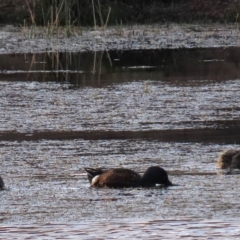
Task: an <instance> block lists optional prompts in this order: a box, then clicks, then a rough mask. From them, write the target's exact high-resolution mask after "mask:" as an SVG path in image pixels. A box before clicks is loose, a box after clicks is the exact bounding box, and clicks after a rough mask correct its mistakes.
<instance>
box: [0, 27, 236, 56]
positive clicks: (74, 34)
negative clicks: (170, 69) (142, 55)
mask: <svg viewBox="0 0 240 240" xmlns="http://www.w3.org/2000/svg"><path fill="white" fill-rule="evenodd" d="M67 30H68V29H67V27H65V28H62V27H59V28H57V29H54V33H50V34H49V29H46V28H44V27H28V28H26V27H25V28H24V27H22V28H21V27H14V26H12V25H6V26H3V27H0V54H13V53H14V54H15V53H43V52H86V51H110V50H151V49H152V50H153V49H180V48H212V47H240V29H239V26H238V25H237V24H211V25H210V24H199V25H197V24H165V25H161V24H156V25H134V26H112V27H108V28H107V29H106V30H101V29H100V28H99V29H98V30H92V29H89V28H88V29H87V28H77V27H74V28H71V29H70V31H71V33H70V37H67V34H68V33H67Z"/></svg>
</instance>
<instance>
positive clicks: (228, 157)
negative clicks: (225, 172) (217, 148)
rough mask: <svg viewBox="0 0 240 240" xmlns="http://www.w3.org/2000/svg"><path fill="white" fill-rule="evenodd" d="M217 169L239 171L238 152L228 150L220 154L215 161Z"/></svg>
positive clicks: (239, 152) (239, 155)
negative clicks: (236, 169) (237, 169)
mask: <svg viewBox="0 0 240 240" xmlns="http://www.w3.org/2000/svg"><path fill="white" fill-rule="evenodd" d="M217 168H220V169H227V168H229V169H234V168H239V169H240V151H239V150H236V149H229V150H226V151H223V152H221V153H220V155H219V157H218V159H217Z"/></svg>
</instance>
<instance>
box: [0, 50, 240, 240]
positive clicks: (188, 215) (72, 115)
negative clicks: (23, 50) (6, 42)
mask: <svg viewBox="0 0 240 240" xmlns="http://www.w3.org/2000/svg"><path fill="white" fill-rule="evenodd" d="M238 52H239V49H237V48H236V49H233V48H230V49H208V50H206V49H196V50H163V51H143V52H141V51H140V52H139V51H135V52H109V53H99V52H98V53H74V54H71V53H62V54H53V53H50V54H40V55H31V54H28V55H0V62H1V64H0V69H1V73H0V116H1V118H0V140H1V141H0V153H1V154H0V163H1V176H2V177H3V179H4V181H5V183H6V186H7V187H8V190H7V191H2V192H1V193H0V199H1V206H0V213H1V214H0V216H1V217H0V222H1V226H0V232H1V236H3V237H9V238H10V237H11V238H13V239H14V238H15V239H21V238H24V237H25V238H31V237H35V238H39V239H42V238H43V237H46V238H47V239H51V238H53V239H54V238H62V239H70V238H71V239H79V238H81V239H90V238H91V237H97V238H126V237H131V238H139V237H141V238H143V237H144V236H149V237H150V238H152V239H158V238H159V236H161V237H162V238H163V239H164V238H170V237H171V238H173V237H174V238H175V239H177V238H181V237H188V238H189V239H193V238H198V239H201V238H202V239H206V238H207V237H208V238H211V237H212V238H218V239H221V238H222V239H226V238H228V239H231V238H236V237H238V236H239V231H238V230H237V229H238V227H239V226H238V224H237V222H238V221H237V220H239V209H240V205H239V201H238V199H239V197H240V194H239V191H238V183H239V178H240V175H238V174H237V175H225V174H223V173H222V172H221V171H220V170H217V169H216V159H217V157H218V154H219V152H221V151H222V150H225V149H229V148H238V149H239V144H240V142H239V139H240V138H239V136H240V130H239V114H240V112H239V111H240V108H239V96H238V95H239V94H238V93H239V90H240V87H239V86H240V85H239V62H240V57H239V56H240V55H239V54H237V53H238ZM60 66H61V67H60ZM151 165H160V166H162V167H163V168H165V169H166V170H167V171H168V173H169V178H170V180H171V181H172V182H173V183H176V184H178V186H174V187H169V188H167V189H166V188H159V187H157V188H152V189H120V190H119V189H91V188H89V183H88V181H87V177H86V174H85V172H84V170H83V168H84V167H127V168H131V169H134V170H136V171H138V172H140V173H143V172H144V171H145V170H146V168H147V167H148V166H151Z"/></svg>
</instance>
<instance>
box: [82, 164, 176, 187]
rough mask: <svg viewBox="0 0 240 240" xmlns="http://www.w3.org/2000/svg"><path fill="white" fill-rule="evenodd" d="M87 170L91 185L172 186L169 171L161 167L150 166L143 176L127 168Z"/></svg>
mask: <svg viewBox="0 0 240 240" xmlns="http://www.w3.org/2000/svg"><path fill="white" fill-rule="evenodd" d="M84 169H85V171H86V172H87V176H88V180H89V182H90V185H91V187H100V188H101V187H108V188H128V187H131V188H134V187H154V186H156V184H162V185H164V186H166V187H168V186H172V185H173V184H172V182H170V180H169V179H168V174H167V172H166V171H165V170H164V169H163V168H161V167H159V166H152V167H149V168H148V169H147V170H146V171H145V173H144V174H143V175H142V176H141V175H140V174H139V173H137V172H135V171H133V170H131V169H127V168H111V169H103V168H84Z"/></svg>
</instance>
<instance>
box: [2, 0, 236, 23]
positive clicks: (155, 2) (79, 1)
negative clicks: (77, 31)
mask: <svg viewBox="0 0 240 240" xmlns="http://www.w3.org/2000/svg"><path fill="white" fill-rule="evenodd" d="M156 22H158V23H159V22H186V23H189V22H191V23H192V22H203V23H205V22H240V1H235V0H185V1H183V0H15V1H11V0H1V3H0V23H3V24H6V23H14V24H21V25H22V24H34V25H35V24H36V25H45V26H47V25H49V24H51V25H77V26H95V27H96V26H101V27H106V26H107V25H109V24H111V25H120V24H131V23H141V24H142V23H156Z"/></svg>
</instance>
